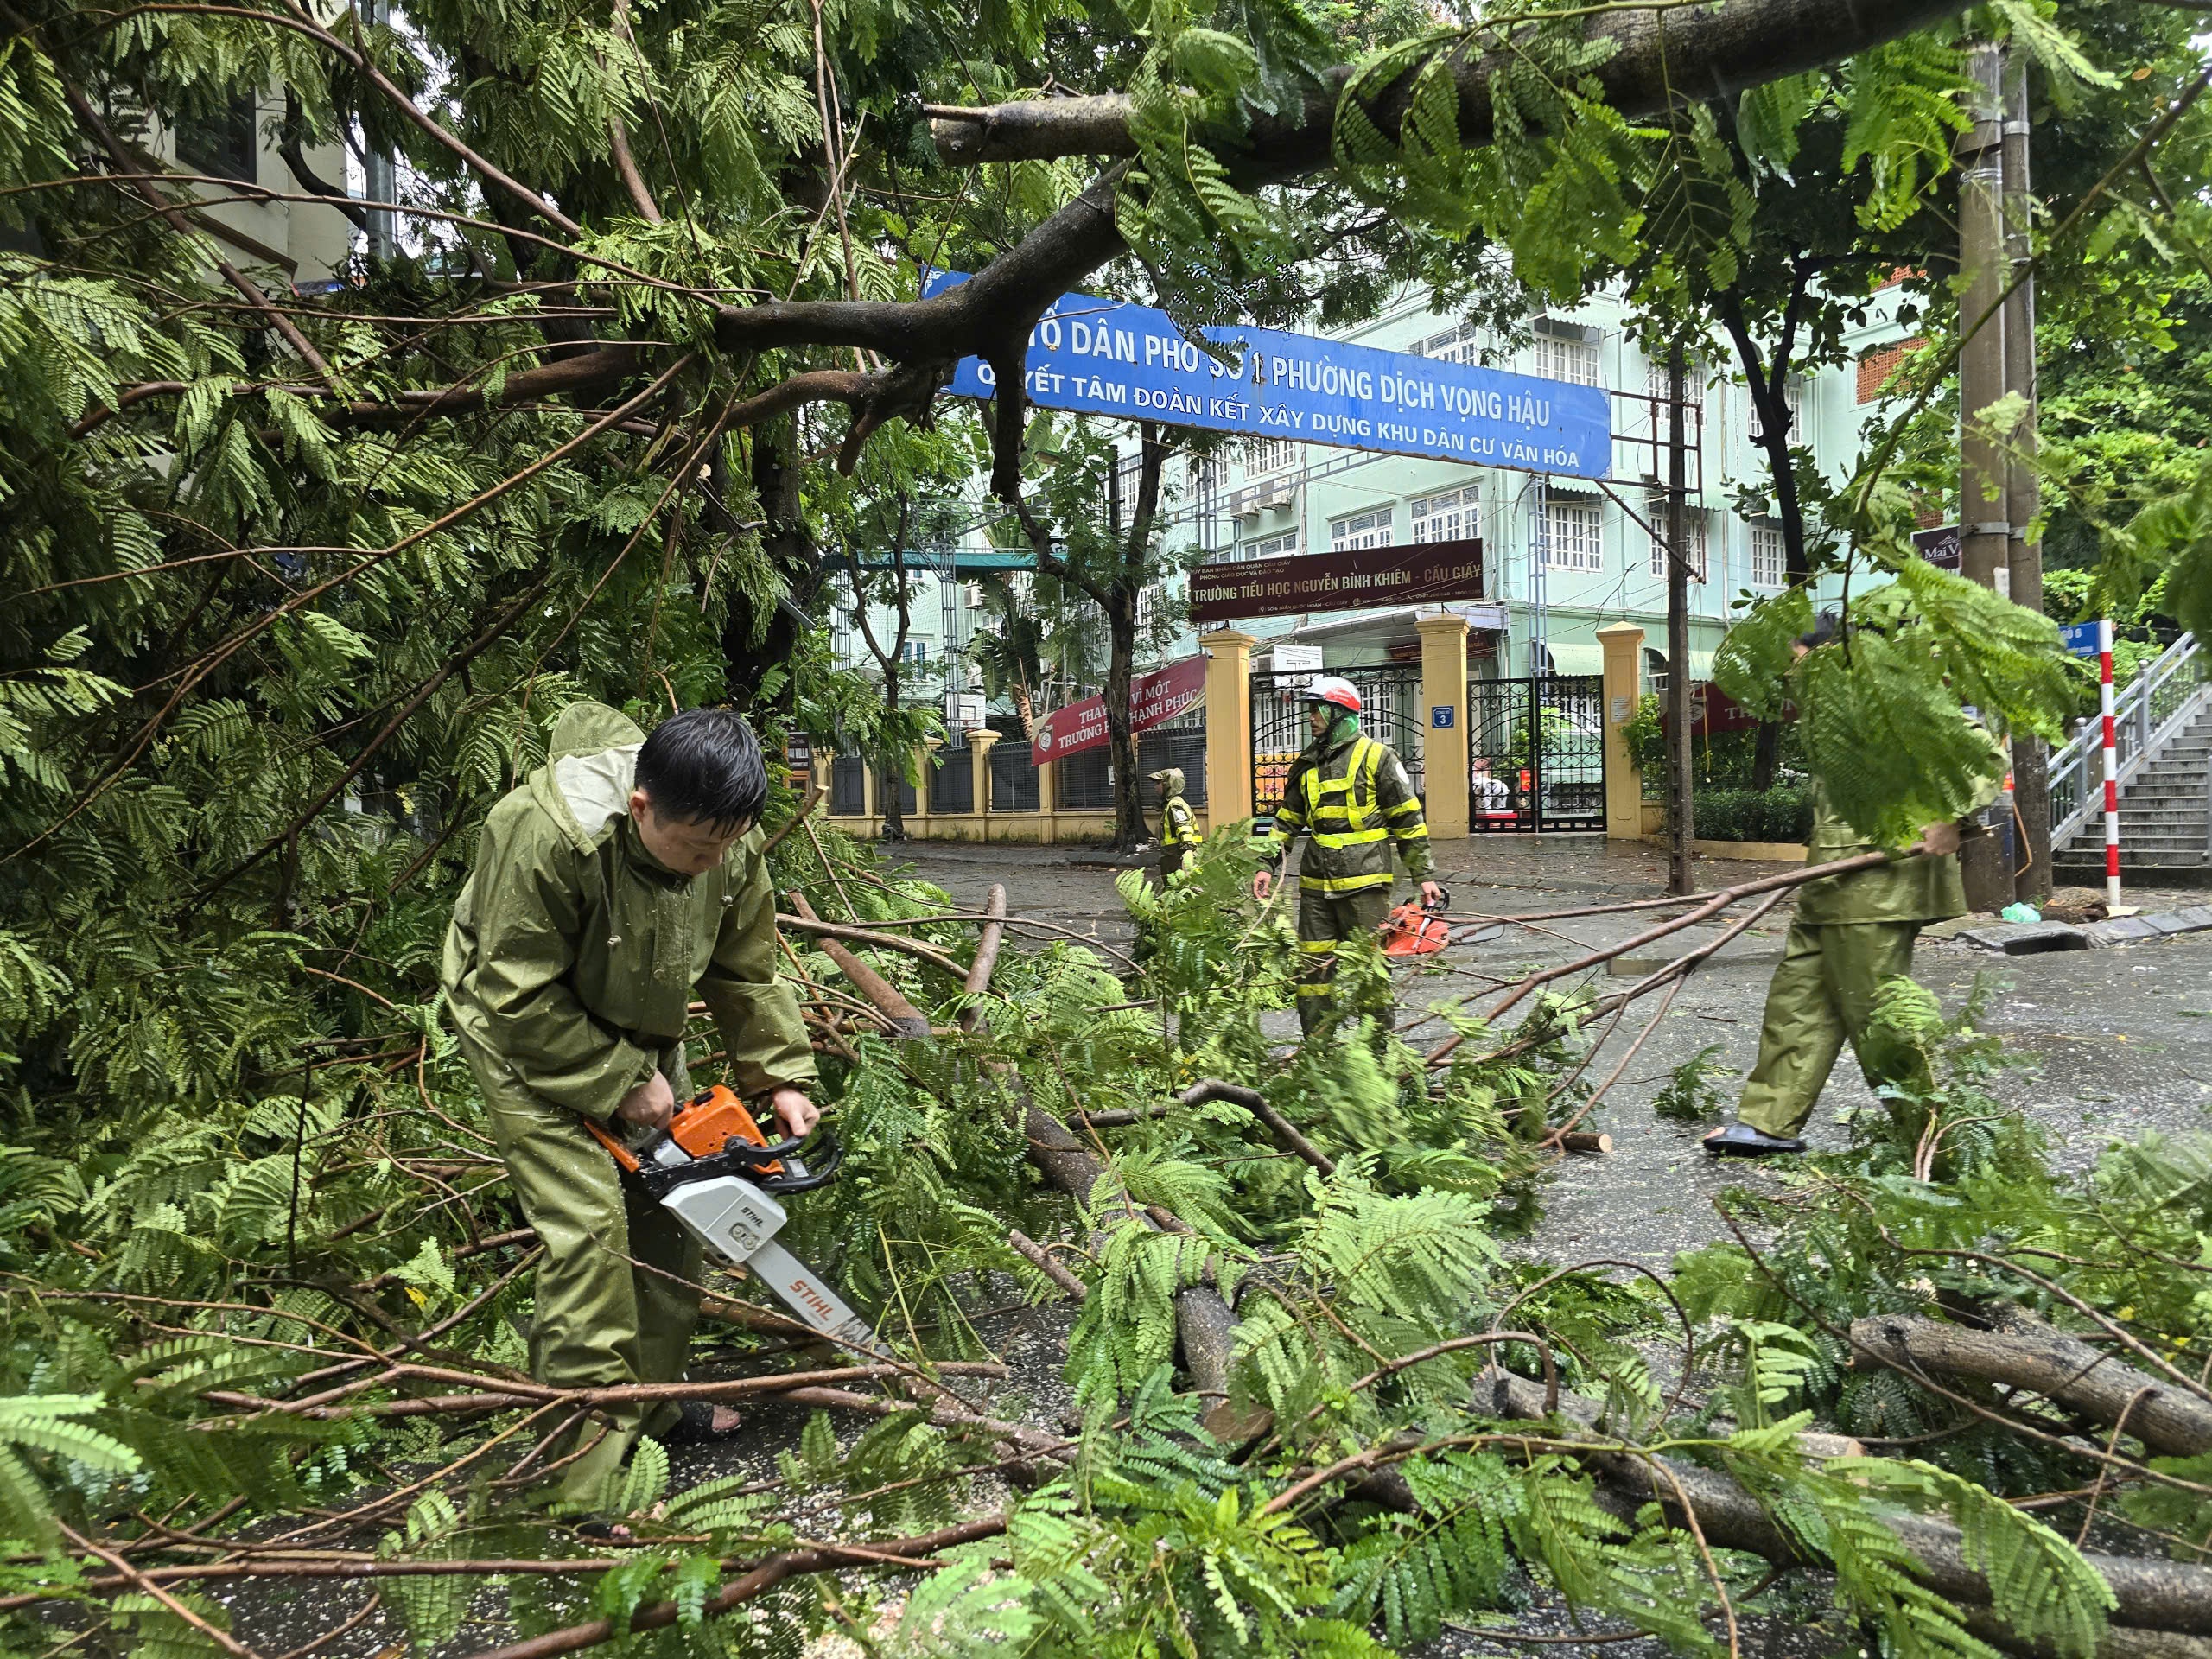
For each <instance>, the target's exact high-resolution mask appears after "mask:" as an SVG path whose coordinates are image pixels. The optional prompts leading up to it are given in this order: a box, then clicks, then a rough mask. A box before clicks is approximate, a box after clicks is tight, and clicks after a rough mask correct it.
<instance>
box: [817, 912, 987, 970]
mask: <svg viewBox="0 0 2212 1659" xmlns="http://www.w3.org/2000/svg"><path fill="white" fill-rule="evenodd" d="M776 925H778V926H779V927H796V928H798V930H799V931H802V932H805V933H811V934H814V935H815V936H816V937H817V938H824V939H840V940H842V941H843V942H844V943H846V944H862V945H867V946H869V947H870V948H871V949H874V950H897V951H899V952H900V953H901V954H903V955H906V956H909V957H913V958H914V959H915V960H916V961H918V962H926V963H929V965H930V966H931V967H932V968H935V969H938V970H939V971H940V972H942V973H947V974H950V975H951V976H953V978H955V979H957V980H963V981H964V980H965V979H966V978H967V977H968V971H969V970H968V969H965V968H963V967H962V966H961V965H960V964H959V963H957V962H955V961H954V960H953V959H952V958H951V957H948V956H946V955H945V954H944V951H942V950H938V948H937V947H936V946H935V945H931V944H923V943H922V942H921V941H920V940H919V939H909V938H904V937H902V936H901V935H899V934H897V933H879V932H877V931H874V929H873V928H867V927H849V926H848V925H845V924H844V923H842V922H825V921H823V919H822V918H820V917H818V916H785V915H782V914H780V913H779V915H778V916H777V918H776Z"/></svg>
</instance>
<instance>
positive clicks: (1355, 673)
mask: <svg viewBox="0 0 2212 1659" xmlns="http://www.w3.org/2000/svg"><path fill="white" fill-rule="evenodd" d="M1330 672H1331V673H1332V674H1334V675H1336V676H1337V677H1339V678H1342V679H1347V680H1350V681H1351V683H1352V685H1353V687H1354V688H1355V689H1356V690H1357V691H1358V692H1359V699H1360V705H1361V706H1360V711H1359V729H1360V730H1361V731H1363V732H1364V733H1366V734H1367V735H1368V736H1370V737H1371V738H1374V739H1376V741H1380V742H1383V743H1387V744H1389V746H1390V747H1392V748H1393V749H1395V750H1396V751H1397V755H1398V759H1399V760H1402V761H1404V762H1405V766H1406V772H1407V775H1408V777H1410V778H1411V779H1412V780H1413V785H1414V792H1415V793H1417V794H1420V795H1421V796H1422V797H1423V798H1424V799H1425V798H1427V779H1426V778H1425V777H1424V775H1423V772H1424V768H1423V766H1422V760H1421V668H1420V666H1419V664H1382V665H1380V666H1377V667H1373V668H1347V669H1341V670H1338V669H1332V670H1330ZM1318 677H1319V676H1318V674H1315V673H1305V672H1300V673H1290V674H1255V675H1254V676H1253V677H1252V810H1253V811H1254V812H1255V813H1257V814H1259V815H1260V816H1261V817H1269V816H1271V815H1272V814H1273V813H1274V810H1276V809H1277V808H1278V807H1280V806H1281V804H1282V790H1283V784H1284V781H1285V780H1286V779H1287V778H1288V777H1289V776H1290V763H1291V762H1292V761H1294V760H1296V759H1297V758H1298V752H1299V751H1300V749H1302V748H1304V747H1306V742H1307V741H1308V740H1309V739H1310V738H1311V737H1312V735H1313V734H1312V731H1311V729H1310V727H1309V723H1308V719H1307V710H1308V709H1309V707H1310V705H1309V704H1308V703H1307V702H1306V687H1307V686H1309V685H1311V684H1312V683H1313V681H1314V680H1315V679H1316V678H1318ZM1204 769H1205V768H1204V762H1203V747H1201V764H1200V767H1199V770H1200V771H1201V772H1203V771H1204ZM1186 770H1187V768H1186Z"/></svg>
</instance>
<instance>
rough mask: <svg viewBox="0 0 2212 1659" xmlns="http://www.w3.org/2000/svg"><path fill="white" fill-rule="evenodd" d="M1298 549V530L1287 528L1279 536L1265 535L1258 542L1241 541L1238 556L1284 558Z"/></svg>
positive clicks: (1238, 546)
mask: <svg viewBox="0 0 2212 1659" xmlns="http://www.w3.org/2000/svg"><path fill="white" fill-rule="evenodd" d="M1297 551H1298V532H1297V531H1294V530H1286V531H1283V532H1282V533H1281V535H1279V536H1268V537H1262V539H1260V540H1259V541H1256V542H1239V543H1237V545H1236V558H1237V559H1239V560H1240V561H1242V560H1246V559H1283V558H1288V557H1289V556H1291V555H1292V554H1294V553H1295V552H1297Z"/></svg>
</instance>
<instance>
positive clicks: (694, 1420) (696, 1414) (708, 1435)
mask: <svg viewBox="0 0 2212 1659" xmlns="http://www.w3.org/2000/svg"><path fill="white" fill-rule="evenodd" d="M725 1409H727V1408H725ZM744 1431H745V1424H744V1421H743V1420H742V1419H741V1420H740V1421H737V1422H734V1423H732V1424H731V1425H730V1426H729V1427H728V1428H716V1427H715V1408H714V1407H713V1406H712V1405H711V1404H710V1403H709V1402H707V1401H704V1400H686V1401H685V1402H683V1406H682V1407H681V1408H679V1410H678V1412H677V1419H676V1422H675V1425H674V1426H673V1427H671V1428H670V1430H669V1431H668V1433H665V1434H660V1435H657V1436H655V1437H654V1438H656V1439H657V1440H659V1441H660V1443H661V1444H662V1445H663V1446H671V1447H674V1446H713V1445H715V1444H716V1443H717V1442H719V1441H721V1440H735V1439H736V1438H737V1437H738V1436H739V1435H740V1434H741V1433H744Z"/></svg>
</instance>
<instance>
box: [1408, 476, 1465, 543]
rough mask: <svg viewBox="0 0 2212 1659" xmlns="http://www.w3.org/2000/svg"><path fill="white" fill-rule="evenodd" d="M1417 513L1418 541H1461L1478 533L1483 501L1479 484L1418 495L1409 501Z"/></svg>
mask: <svg viewBox="0 0 2212 1659" xmlns="http://www.w3.org/2000/svg"><path fill="white" fill-rule="evenodd" d="M1407 505H1408V508H1409V509H1410V511H1411V512H1412V513H1413V520H1414V540H1415V541H1417V542H1457V541H1463V540H1465V538H1466V537H1470V536H1472V535H1474V534H1475V533H1476V524H1477V523H1478V513H1479V512H1480V510H1481V500H1480V498H1479V496H1478V494H1477V492H1476V489H1475V486H1473V485H1471V484H1470V485H1469V486H1467V487H1466V488H1465V489H1463V490H1443V491H1440V492H1439V493H1436V494H1434V495H1417V496H1415V497H1414V499H1412V501H1410V502H1409V503H1408V504H1407Z"/></svg>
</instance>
